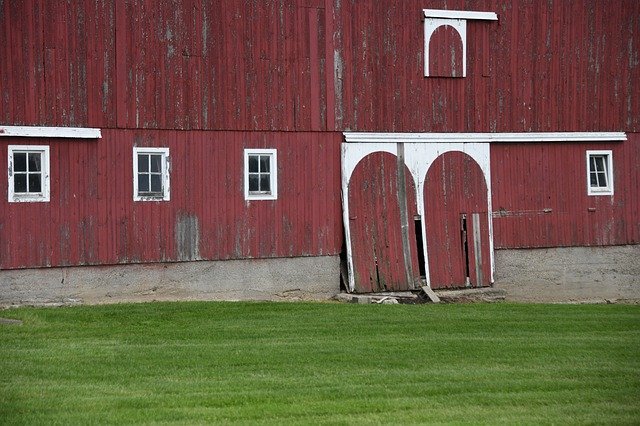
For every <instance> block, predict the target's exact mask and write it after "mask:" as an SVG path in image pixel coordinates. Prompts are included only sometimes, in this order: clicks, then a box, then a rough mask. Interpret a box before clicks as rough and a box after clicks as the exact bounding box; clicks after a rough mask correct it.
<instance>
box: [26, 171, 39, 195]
mask: <svg viewBox="0 0 640 426" xmlns="http://www.w3.org/2000/svg"><path fill="white" fill-rule="evenodd" d="M29 192H42V183H41V181H40V173H29Z"/></svg>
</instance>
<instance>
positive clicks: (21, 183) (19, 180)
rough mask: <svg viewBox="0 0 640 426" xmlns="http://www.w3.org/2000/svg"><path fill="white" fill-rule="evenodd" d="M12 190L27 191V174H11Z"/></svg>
mask: <svg viewBox="0 0 640 426" xmlns="http://www.w3.org/2000/svg"><path fill="white" fill-rule="evenodd" d="M13 192H16V193H17V192H27V175H26V174H25V173H20V174H17V173H16V174H14V175H13Z"/></svg>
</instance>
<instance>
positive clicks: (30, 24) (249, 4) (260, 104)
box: [0, 0, 333, 131]
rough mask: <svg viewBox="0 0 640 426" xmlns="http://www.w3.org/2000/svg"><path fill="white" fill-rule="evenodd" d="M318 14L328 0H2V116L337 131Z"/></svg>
mask: <svg viewBox="0 0 640 426" xmlns="http://www.w3.org/2000/svg"><path fill="white" fill-rule="evenodd" d="M325 15H326V14H325V8H324V0H321V1H317V0H297V1H284V0H273V1H255V0H237V1H224V2H220V1H216V2H211V1H206V0H182V1H179V2H173V1H166V2H158V1H155V0H133V1H126V2H125V1H120V0H111V1H99V2H97V1H88V0H87V1H77V2H76V1H74V2H65V1H52V2H49V1H46V2H45V1H41V0H21V1H5V2H2V3H0V28H1V29H2V30H0V55H1V56H2V58H3V60H2V61H1V62H0V94H1V96H0V123H13V124H28V125H51V126H89V127H101V128H105V127H109V128H114V127H118V128H150V129H216V130H229V129H231V130H280V131H282V130H323V129H326V128H327V127H329V128H333V121H332V117H329V115H328V114H327V105H332V104H331V102H332V97H333V95H332V94H328V93H327V87H333V83H332V81H333V71H332V67H333V60H332V59H331V60H327V59H326V58H333V53H332V52H333V49H332V47H331V38H329V40H328V41H327V40H326V33H327V25H328V23H327V20H326V16H325ZM329 25H330V23H329ZM327 43H329V44H327ZM328 82H329V83H330V84H328ZM329 110H333V108H332V107H331V108H329Z"/></svg>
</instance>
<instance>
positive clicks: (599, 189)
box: [587, 151, 613, 195]
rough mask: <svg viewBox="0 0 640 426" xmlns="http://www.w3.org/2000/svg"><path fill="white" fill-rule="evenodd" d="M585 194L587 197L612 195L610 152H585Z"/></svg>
mask: <svg viewBox="0 0 640 426" xmlns="http://www.w3.org/2000/svg"><path fill="white" fill-rule="evenodd" d="M587 192H588V194H589V195H613V154H612V152H611V151H587Z"/></svg>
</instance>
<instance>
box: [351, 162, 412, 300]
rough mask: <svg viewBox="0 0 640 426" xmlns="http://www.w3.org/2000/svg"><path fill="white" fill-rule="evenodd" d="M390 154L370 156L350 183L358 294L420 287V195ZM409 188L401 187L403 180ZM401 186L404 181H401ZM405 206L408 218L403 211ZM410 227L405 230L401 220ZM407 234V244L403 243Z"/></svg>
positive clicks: (357, 169)
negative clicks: (416, 225)
mask: <svg viewBox="0 0 640 426" xmlns="http://www.w3.org/2000/svg"><path fill="white" fill-rule="evenodd" d="M402 167H403V169H402V170H401V171H400V173H399V170H398V160H397V158H396V157H395V156H394V155H392V154H389V153H383V152H375V153H373V154H369V155H368V156H367V157H365V158H364V159H363V160H361V161H360V162H359V163H358V165H357V166H356V168H355V170H354V171H353V174H352V175H351V179H350V181H349V200H348V201H349V225H350V229H351V252H352V256H353V276H354V280H355V288H354V291H355V292H357V293H367V292H376V291H399V290H409V289H413V288H415V287H416V286H419V283H420V268H419V265H418V254H417V250H416V238H415V229H414V227H413V226H412V225H413V223H414V216H415V215H416V214H417V209H416V195H415V194H416V192H415V185H414V183H413V179H412V178H411V174H410V172H409V169H408V168H407V167H406V166H404V163H403V164H402ZM399 175H400V176H402V175H404V185H402V186H400V187H399V186H398V182H399V179H398V176H399ZM400 182H402V180H400ZM405 203H406V207H404V208H406V212H405V213H403V212H402V209H401V206H402V205H403V204H405ZM403 216H404V218H405V220H407V219H408V223H409V225H410V227H409V228H408V229H407V227H406V226H405V228H404V229H405V230H404V231H403V228H402V217H403ZM403 232H404V234H405V235H408V237H409V238H408V239H405V241H404V242H403Z"/></svg>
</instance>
